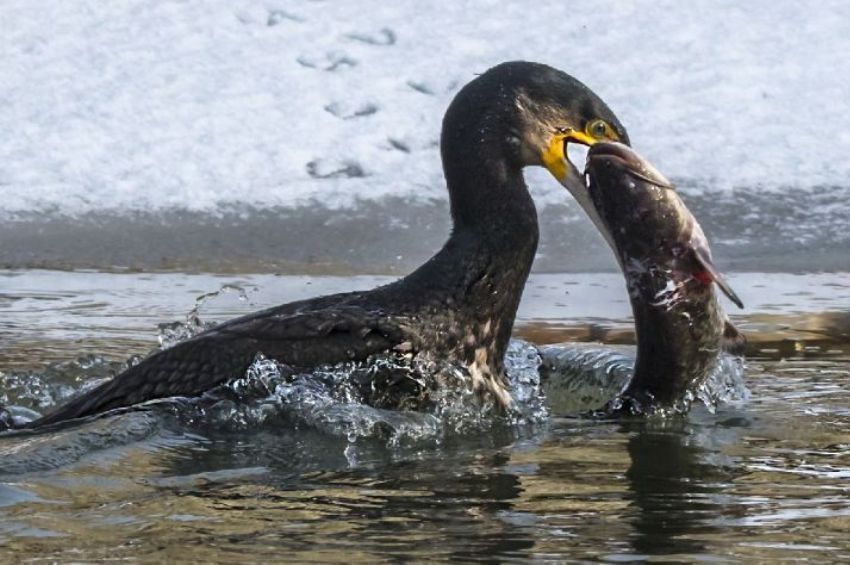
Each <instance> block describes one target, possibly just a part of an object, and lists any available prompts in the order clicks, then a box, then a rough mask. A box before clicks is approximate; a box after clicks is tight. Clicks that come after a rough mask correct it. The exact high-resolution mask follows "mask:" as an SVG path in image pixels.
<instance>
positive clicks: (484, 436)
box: [0, 271, 850, 561]
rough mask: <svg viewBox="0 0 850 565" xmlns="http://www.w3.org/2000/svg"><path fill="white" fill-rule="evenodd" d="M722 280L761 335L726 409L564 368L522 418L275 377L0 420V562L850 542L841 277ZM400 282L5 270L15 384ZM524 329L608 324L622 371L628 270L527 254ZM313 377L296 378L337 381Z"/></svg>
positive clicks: (55, 389)
mask: <svg viewBox="0 0 850 565" xmlns="http://www.w3.org/2000/svg"><path fill="white" fill-rule="evenodd" d="M730 278H731V282H732V284H733V286H734V287H735V288H736V290H738V291H739V292H740V293H741V295H742V298H743V299H744V301H745V303H747V306H748V309H747V311H746V313H745V314H743V315H736V316H735V321H736V323H737V324H738V325H739V326H741V327H743V328H744V329H745V330H746V331H747V332H748V334H749V336H750V345H749V352H748V361H747V367H746V385H747V388H748V390H749V393H748V394H746V393H742V394H739V395H737V396H734V395H733V396H734V398H731V399H730V401H729V402H726V403H723V404H721V405H720V406H717V407H716V408H714V409H709V408H707V407H704V406H697V407H696V408H695V409H694V410H693V411H692V412H691V414H690V415H688V416H687V417H674V418H667V419H661V418H657V419H652V420H649V421H633V422H616V421H600V420H593V419H589V418H584V417H580V416H579V415H577V411H576V406H575V403H574V402H573V400H574V399H575V398H576V396H582V395H585V396H588V397H589V396H592V394H591V393H599V394H605V393H606V390H607V389H605V387H604V386H601V385H599V383H596V384H595V385H593V387H595V388H593V387H591V388H593V390H591V389H588V388H587V387H585V388H584V389H581V388H580V387H579V388H576V385H575V383H572V384H570V383H568V384H570V386H571V387H573V388H571V389H569V390H573V391H576V394H568V395H567V397H566V398H565V397H564V396H563V395H561V396H559V390H557V389H552V388H550V389H548V392H549V396H548V397H547V399H546V405H545V407H544V409H543V411H542V412H535V413H533V414H529V415H528V417H527V418H524V419H520V420H517V421H500V420H498V419H486V418H484V419H482V420H480V421H470V420H463V422H465V423H466V424H465V427H464V426H457V427H447V426H443V427H442V428H440V426H439V425H437V424H435V421H434V420H433V419H428V418H426V417H424V416H421V415H420V416H415V415H405V414H403V415H400V416H399V415H395V416H396V419H388V418H392V417H393V416H392V415H387V414H381V413H373V414H371V415H367V416H368V417H371V418H373V420H371V421H370V420H368V417H365V416H363V414H362V413H360V412H358V413H357V416H358V417H359V418H360V419H359V420H357V422H360V423H363V422H367V423H368V422H371V423H374V422H375V421H378V420H381V421H382V422H384V420H386V422H389V423H385V422H384V423H383V424H382V426H379V427H375V426H372V427H368V426H367V427H362V428H358V427H356V426H354V425H353V424H352V422H354V419H353V415H352V413H351V412H345V411H340V410H339V409H337V410H336V411H329V409H328V406H327V405H324V406H320V407H319V408H318V409H317V410H312V411H310V410H307V409H306V404H304V403H302V404H292V403H291V404H289V405H288V407H289V409H292V408H293V407H295V408H298V409H304V410H303V411H302V412H297V411H296V412H292V410H290V412H286V411H285V410H283V411H282V410H281V409H280V406H282V405H283V404H282V403H283V402H284V401H276V402H277V404H274V406H272V407H271V408H269V401H268V398H265V397H264V395H266V396H267V394H266V392H261V393H259V394H256V395H255V396H254V400H253V401H251V402H246V403H243V404H242V405H240V404H239V403H238V402H236V403H232V402H231V403H230V404H228V402H229V401H230V400H232V399H229V398H215V399H207V400H208V401H209V402H207V403H206V404H204V403H200V404H192V405H189V404H183V405H181V404H180V403H176V404H166V405H161V406H152V407H149V409H147V410H144V411H131V412H127V413H124V414H119V415H116V416H112V417H108V418H100V419H95V420H93V421H90V422H87V423H85V424H83V425H80V426H76V427H73V428H68V429H61V430H57V431H53V432H50V433H45V434H38V435H24V436H14V437H8V436H7V437H0V473H2V474H0V559H2V560H3V561H12V560H16V561H17V560H20V559H23V558H41V559H43V558H47V559H50V558H53V559H63V560H93V559H107V558H110V559H114V558H135V559H152V560H166V559H194V560H219V561H227V560H234V559H242V560H261V559H281V558H282V557H284V556H285V557H286V558H288V559H292V560H300V561H307V560H313V561H327V560H346V561H374V560H378V559H380V560H387V559H417V560H420V559H446V558H453V559H459V560H473V559H480V560H487V559H494V558H495V559H500V560H511V559H514V560H526V559H537V560H547V559H551V560H563V559H606V560H618V561H619V560H627V559H643V558H648V557H651V558H658V559H661V558H664V559H673V560H693V559H721V560H752V561H766V560H776V559H803V558H805V559H810V560H814V561H825V560H830V561H834V560H840V559H847V558H850V542H848V541H847V538H848V533H850V497H848V489H850V487H848V482H847V478H848V477H850V391H848V386H847V382H848V378H850V314H848V311H847V304H850V283H848V282H847V281H848V278H847V275H845V274H818V275H783V274H771V275H769V276H768V275H759V274H737V275H732V276H731V277H730ZM386 280H389V279H387V278H385V277H283V276H273V275H238V276H232V275H231V276H213V275H184V274H154V275H141V274H105V273H94V272H91V273H88V272H73V273H66V272H54V271H7V272H4V273H2V274H0V312H2V313H3V316H2V320H3V321H2V322H0V402H10V401H13V402H12V403H14V404H16V405H18V406H21V407H22V409H23V407H29V408H32V409H35V410H43V409H44V408H45V407H47V406H50V405H52V404H53V403H55V402H57V401H58V400H60V399H61V398H62V397H63V396H65V395H67V394H71V393H72V392H73V391H75V390H78V389H79V388H81V387H85V386H90V385H91V383H92V382H95V381H96V380H97V379H100V378H106V377H108V376H109V375H110V374H111V372H112V371H115V370H118V369H119V368H120V367H121V366H122V364H123V363H125V362H126V361H127V359H128V357H130V356H131V355H137V354H144V353H146V352H148V351H150V350H151V349H152V348H154V347H156V346H157V336H158V335H160V333H163V334H164V335H165V337H166V338H168V337H169V335H172V334H173V333H174V332H179V331H180V330H181V328H185V327H186V324H187V319H186V318H187V316H188V317H189V320H188V324H189V325H191V324H193V323H196V321H197V319H198V318H200V319H202V320H204V321H210V320H220V319H225V318H228V317H231V316H234V315H238V314H241V313H244V312H247V311H251V310H255V309H258V308H261V307H264V306H266V305H269V304H274V303H279V302H283V301H287V300H294V299H298V298H302V297H305V296H310V295H315V294H321V293H325V292H331V291H334V290H338V289H343V288H345V289H350V288H368V287H371V286H373V285H375V284H379V283H382V282H385V281H386ZM222 288H224V290H223V291H221V292H219V293H218V294H217V295H215V296H211V297H208V298H206V299H204V300H202V301H201V303H200V304H199V306H198V307H197V309H196V310H194V311H193V307H194V306H195V304H196V302H195V301H196V298H197V297H198V296H200V295H203V294H205V293H209V292H212V291H218V290H220V289H222ZM175 321H179V322H182V325H176V324H173V322H175ZM160 324H164V326H163V327H162V329H161V330H158V329H157V326H158V325H160ZM168 332H171V334H169V333H168ZM516 334H517V337H521V338H524V339H525V340H529V341H531V342H534V343H537V344H543V343H559V342H564V341H572V342H598V341H601V342H605V343H607V344H608V345H607V346H606V347H609V348H617V350H616V351H614V350H613V349H612V351H611V352H610V353H607V354H605V355H607V357H605V359H606V360H607V362H609V363H610V364H612V365H613V366H616V367H618V368H619V369H618V370H621V369H622V368H623V367H625V366H627V365H628V359H629V353H628V350H625V353H624V354H623V353H621V352H622V351H624V350H623V349H622V347H621V346H622V344H628V343H629V342H630V341H631V340H632V335H631V330H630V324H629V321H628V304H627V302H626V297H625V291H624V289H623V282H622V279H621V278H620V277H619V276H618V275H613V274H612V275H607V274H585V275H583V274H568V275H535V276H534V277H533V278H532V280H531V281H530V283H529V286H528V287H527V289H526V293H525V298H524V302H523V305H522V308H521V311H520V315H519V318H518V324H517V332H516ZM592 347H596V346H592ZM579 349H580V348H576V351H578V350H579ZM564 351H569V350H566V349H565V350H564ZM535 361H536V358H535V353H534V352H533V350H532V349H531V348H530V346H526V345H523V344H522V343H520V342H517V343H516V344H514V346H513V348H512V350H511V355H510V358H509V362H510V366H511V369H512V375H513V377H512V378H513V382H514V384H515V386H516V387H518V388H519V389H520V390H522V391H525V392H528V393H529V398H528V402H529V403H530V404H529V405H531V403H533V401H534V399H535V398H537V396H535V395H536V394H538V393H539V392H540V390H539V387H538V386H537V384H536V381H535V380H534V378H533V375H534V374H536V372H534V371H531V370H530V369H531V368H532V367H533V366H534V365H535ZM264 382H269V381H264ZM87 383H88V384H87ZM603 384H604V383H603ZM568 388H569V387H568ZM544 390H545V387H544ZM560 392H563V389H562V390H560ZM299 394H301V395H302V396H300V397H297V398H295V400H294V401H293V400H292V399H293V398H294V397H292V396H290V397H287V398H288V399H289V401H291V402H296V403H297V402H301V401H303V400H310V401H311V402H316V401H318V400H321V398H323V397H322V396H321V394H324V392H323V391H317V390H310V391H307V392H304V390H303V389H302V390H301V391H300V392H299ZM284 400H286V399H284ZM571 402H572V403H571ZM313 408H315V406H313ZM293 413H295V416H292V414H293ZM310 414H312V415H313V417H314V419H313V420H308V419H306V416H305V415H310ZM317 414H318V415H320V416H321V418H317V417H315V416H316V415H317ZM302 416H303V417H302ZM287 418H289V419H287ZM364 418H365V419H364ZM382 419H384V420H382ZM437 422H439V420H438V421H437ZM470 422H471V423H470ZM293 423H295V424H297V425H293ZM364 430H366V431H364ZM376 430H377V431H376Z"/></svg>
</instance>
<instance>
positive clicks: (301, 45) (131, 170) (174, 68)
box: [0, 0, 850, 215]
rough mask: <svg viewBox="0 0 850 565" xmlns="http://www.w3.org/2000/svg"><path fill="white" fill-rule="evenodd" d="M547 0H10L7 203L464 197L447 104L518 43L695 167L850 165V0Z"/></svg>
mask: <svg viewBox="0 0 850 565" xmlns="http://www.w3.org/2000/svg"><path fill="white" fill-rule="evenodd" d="M534 6H535V7H534V9H533V10H530V9H528V4H527V3H525V2H519V1H512V2H501V1H500V2H495V1H493V0H473V1H469V2H463V3H450V4H439V5H429V4H427V3H421V2H415V1H413V0H401V1H399V2H394V3H374V4H370V5H369V6H368V9H366V6H365V5H364V3H363V2H358V1H353V0H336V1H334V2H333V3H330V2H323V1H315V0H313V1H308V0H303V1H289V2H284V1H283V0H263V1H260V0H238V1H236V2H225V1H221V2H207V1H201V0H188V1H185V2H180V3H175V2H165V1H155V2H148V1H142V0H128V1H126V2H119V3H106V2H86V1H83V0H70V1H67V2H66V1H62V2H60V1H52V2H47V3H46V4H41V5H39V8H38V9H36V8H35V7H34V5H33V4H32V3H31V2H29V1H28V0H9V1H7V2H4V5H3V8H2V18H3V33H2V34H0V51H2V52H3V53H4V55H3V63H2V65H0V132H2V133H0V156H2V159H0V196H2V198H0V213H5V214H7V215H8V214H10V213H26V212H40V211H44V210H51V209H52V210H61V212H62V213H63V214H71V215H72V214H85V213H88V212H92V211H98V210H106V209H119V210H126V211H128V212H138V211H143V212H150V211H155V210H174V209H187V210H193V211H207V212H211V213H212V212H214V211H215V210H216V209H217V208H219V207H220V206H221V205H222V204H228V203H233V202H241V203H244V204H246V205H250V206H255V207H274V206H282V207H288V208H293V209H295V208H297V207H299V206H301V205H303V204H304V203H305V202H309V201H311V200H317V201H320V202H322V204H323V205H325V206H327V207H330V208H348V207H355V206H356V204H357V202H358V201H363V200H373V199H380V198H384V197H388V196H390V195H392V196H401V197H405V198H417V199H420V200H421V201H423V202H428V201H430V200H432V199H444V198H445V192H444V185H443V181H442V176H441V171H440V164H439V155H438V151H437V147H436V143H437V139H438V137H439V128H440V120H441V117H442V113H443V111H444V109H445V107H446V105H447V104H448V102H449V100H450V99H451V97H452V96H453V95H454V93H455V92H456V91H457V89H458V88H459V87H460V86H461V85H462V84H463V83H465V82H467V81H468V80H470V79H471V78H473V77H474V75H475V73H477V72H481V71H482V70H484V69H486V68H488V67H489V66H492V65H493V64H496V63H498V62H500V61H503V60H508V59H528V60H537V61H541V62H546V63H549V64H552V65H554V66H557V67H559V68H561V69H564V70H566V71H567V72H570V73H572V74H574V75H575V76H577V77H579V78H580V79H581V80H583V81H584V82H585V83H587V84H588V85H589V86H591V87H592V88H593V89H594V90H596V91H597V92H598V93H599V94H600V95H601V96H602V97H603V98H604V99H605V100H606V101H607V102H608V103H609V104H610V106H611V107H612V108H613V109H614V110H615V111H616V112H617V113H618V115H619V116H620V117H621V118H622V120H623V121H624V123H625V124H626V125H627V127H628V128H629V130H630V133H631V136H632V139H633V142H634V144H635V146H636V147H637V148H638V149H639V150H640V151H641V152H642V153H644V154H645V155H646V156H647V157H649V158H650V159H651V160H653V161H654V162H655V163H656V164H657V165H658V167H659V168H660V169H661V170H662V171H664V172H665V174H667V175H668V176H670V177H673V178H680V179H683V180H684V181H686V182H687V183H690V184H700V185H702V186H706V187H710V188H711V190H723V191H731V190H732V189H734V188H736V187H738V188H740V187H748V186H758V187H760V189H761V190H765V191H776V192H787V191H788V187H793V188H794V190H809V189H813V188H815V187H818V186H829V185H841V184H843V183H846V179H847V178H850V160H848V159H847V158H846V155H847V154H848V153H850V134H848V133H847V132H850V112H848V111H847V104H848V100H850V81H847V80H846V77H847V76H850V59H848V58H847V57H838V56H837V54H838V53H847V52H850V5H848V4H847V3H846V2H841V1H829V2H821V3H818V4H816V5H815V4H811V3H807V4H799V3H795V2H790V1H782V2H767V1H755V2H748V3H746V4H740V3H738V2H733V1H731V0H724V1H711V2H709V1H695V2H687V3H683V2H678V1H673V0H667V1H653V2H649V1H647V2H640V1H637V2H619V1H615V0H609V1H607V2H590V1H580V2H572V3H569V4H566V3H564V2H556V1H551V2H539V3H535V5H534ZM331 8H332V9H331ZM778 38H781V41H779V39H778ZM536 196H537V201H538V205H539V206H542V207H546V206H548V205H550V204H555V205H558V204H560V203H561V202H562V194H561V193H560V192H558V191H557V190H555V188H554V187H553V185H552V184H551V183H550V184H548V185H545V186H544V187H543V188H542V189H541V190H540V191H539V194H538V195H536Z"/></svg>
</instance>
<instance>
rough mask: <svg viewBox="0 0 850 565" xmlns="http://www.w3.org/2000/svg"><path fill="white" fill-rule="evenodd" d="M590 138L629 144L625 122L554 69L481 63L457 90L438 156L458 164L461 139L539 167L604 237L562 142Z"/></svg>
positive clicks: (463, 152)
mask: <svg viewBox="0 0 850 565" xmlns="http://www.w3.org/2000/svg"><path fill="white" fill-rule="evenodd" d="M598 141H618V142H620V143H623V144H626V145H628V144H629V136H628V134H627V133H626V129H625V128H624V127H623V126H622V124H620V121H619V120H618V119H617V117H616V116H615V115H614V113H613V112H612V111H611V109H610V108H608V106H607V105H606V104H605V102H603V101H602V99H601V98H599V97H598V96H597V95H596V94H594V93H593V92H592V91H591V90H590V89H589V88H588V87H586V86H585V85H584V84H582V83H581V82H579V81H578V80H576V79H575V78H573V77H571V76H570V75H568V74H566V73H564V72H562V71H559V70H557V69H554V68H552V67H549V66H547V65H543V64H539V63H529V62H526V61H513V62H508V63H502V64H500V65H497V66H495V67H493V68H491V69H489V70H488V71H486V72H484V73H483V74H481V75H480V76H478V77H477V78H476V79H475V80H473V81H472V82H470V83H469V84H467V85H466V86H465V87H464V88H463V89H462V90H461V91H460V92H459V93H458V95H457V96H456V98H455V100H454V101H453V102H452V104H451V105H450V107H449V110H448V112H447V113H446V119H445V121H444V127H443V138H442V146H443V161H444V163H448V164H449V166H452V163H453V162H454V163H457V164H458V165H460V164H461V163H458V161H461V162H463V161H466V158H465V157H466V156H467V155H468V152H469V151H470V150H471V148H470V147H469V145H471V144H480V146H481V147H486V149H485V151H486V152H487V155H491V156H492V155H493V154H494V152H498V153H499V154H500V157H501V158H502V159H504V160H505V161H506V162H508V163H512V164H513V166H514V167H518V168H522V167H525V166H542V167H545V168H546V169H547V170H548V171H549V172H550V173H552V175H553V176H554V177H555V178H556V179H557V180H558V182H560V183H561V184H562V185H563V186H564V187H566V188H567V189H568V190H569V191H570V192H571V193H572V195H573V196H574V197H575V199H576V200H577V201H578V202H579V204H580V205H581V206H582V208H584V209H585V211H586V212H587V213H588V215H590V217H591V219H592V220H593V221H594V223H596V224H597V227H598V228H599V229H600V230H601V231H602V232H603V234H604V235H605V236H606V238H607V237H608V234H607V233H606V231H605V230H604V227H603V226H602V225H601V224H600V222H599V218H598V216H597V215H596V214H595V211H594V209H593V205H592V204H591V202H590V198H589V195H588V191H587V186H586V185H585V182H584V178H583V175H582V174H581V173H580V172H579V170H578V169H577V168H576V166H575V165H574V164H573V163H572V162H570V160H569V157H568V155H567V145H568V144H569V143H578V144H582V145H587V146H591V145H593V144H594V143H596V142H598ZM467 166H468V165H467ZM609 241H610V239H609Z"/></svg>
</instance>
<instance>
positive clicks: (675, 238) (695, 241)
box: [585, 142, 743, 308]
mask: <svg viewBox="0 0 850 565" xmlns="http://www.w3.org/2000/svg"><path fill="white" fill-rule="evenodd" d="M585 177H586V180H587V184H588V192H589V194H590V199H591V202H592V204H593V206H594V208H595V209H596V212H597V213H598V215H599V217H600V219H601V221H602V224H603V229H605V230H607V232H608V233H607V235H608V238H609V239H610V240H611V241H612V242H613V244H614V247H615V252H617V253H618V254H619V260H620V264H621V265H622V266H623V269H624V270H625V271H626V273H625V274H626V275H627V277H628V276H629V270H639V271H642V272H646V271H651V272H659V273H662V275H664V276H666V277H667V279H668V280H670V281H672V282H673V283H675V284H680V283H687V282H691V281H695V283H698V284H695V285H693V286H694V288H696V289H699V288H700V286H699V285H700V284H701V285H703V286H704V287H710V285H711V284H712V283H716V284H717V285H718V287H719V288H720V289H721V290H722V291H723V292H724V293H725V294H726V295H727V296H728V297H729V298H730V299H731V300H732V301H733V302H734V303H735V304H736V305H738V306H739V307H741V308H743V304H742V303H741V300H740V299H739V298H738V296H737V295H736V294H735V292H734V291H732V289H731V288H730V287H729V285H728V284H727V283H726V281H725V280H724V279H723V277H722V276H721V275H720V273H719V272H718V271H717V269H716V268H715V267H714V264H713V262H712V259H711V251H710V249H709V246H708V240H707V239H706V237H705V234H704V233H703V231H702V228H701V227H700V225H699V223H698V222H697V220H696V218H695V217H694V215H693V214H692V213H691V212H690V210H688V208H687V206H685V203H684V202H683V201H682V199H681V197H680V196H679V194H678V193H677V192H676V190H675V187H674V186H673V184H672V183H671V182H670V181H669V180H667V178H666V177H665V176H664V175H662V174H661V173H660V172H659V171H658V170H657V169H656V168H655V167H653V166H652V164H651V163H649V161H647V160H646V159H644V158H643V157H641V156H640V155H639V154H638V153H637V152H636V151H635V150H633V149H631V148H630V147H628V146H626V145H624V144H621V143H616V142H600V143H597V144H595V145H593V146H592V147H591V148H590V150H589V151H588V154H587V163H586V166H585Z"/></svg>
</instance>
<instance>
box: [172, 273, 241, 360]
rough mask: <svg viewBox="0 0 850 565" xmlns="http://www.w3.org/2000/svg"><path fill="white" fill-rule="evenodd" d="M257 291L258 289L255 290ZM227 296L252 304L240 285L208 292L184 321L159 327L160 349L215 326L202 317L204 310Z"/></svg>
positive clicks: (201, 296) (197, 299)
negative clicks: (218, 299)
mask: <svg viewBox="0 0 850 565" xmlns="http://www.w3.org/2000/svg"><path fill="white" fill-rule="evenodd" d="M254 290H256V289H254ZM227 294H236V296H237V298H238V299H239V300H240V301H243V302H250V301H249V298H248V292H247V290H246V289H245V287H243V286H241V285H238V284H225V285H222V286H221V288H219V289H218V290H214V291H212V292H207V293H205V294H202V295H200V296H198V297H197V298H196V299H195V305H194V306H193V307H192V309H191V310H189V313H188V314H186V319H185V320H184V321H182V322H181V321H175V322H164V323H162V324H159V325H158V326H157V328H158V330H159V334H158V336H157V339H158V341H159V347H160V349H168V348H169V347H173V346H174V345H176V344H178V343H180V342H181V341H185V340H187V339H189V338H191V337H194V336H196V335H198V334H199V333H201V332H204V331H206V330H208V329H210V328H212V327H214V326H215V323H213V322H209V321H205V320H203V319H202V317H201V313H202V310H203V309H204V307H206V306H208V305H209V303H211V302H212V301H214V300H215V299H217V298H219V297H221V296H225V295H227Z"/></svg>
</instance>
